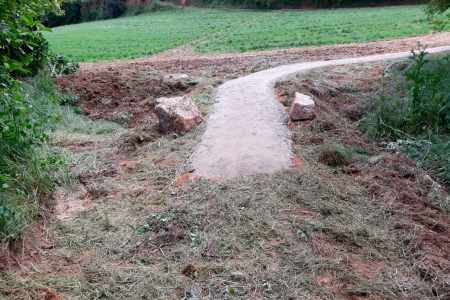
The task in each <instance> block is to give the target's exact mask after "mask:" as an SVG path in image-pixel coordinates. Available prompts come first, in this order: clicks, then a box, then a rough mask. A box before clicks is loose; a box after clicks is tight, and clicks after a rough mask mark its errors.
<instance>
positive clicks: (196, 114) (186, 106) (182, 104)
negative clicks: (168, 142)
mask: <svg viewBox="0 0 450 300" xmlns="http://www.w3.org/2000/svg"><path fill="white" fill-rule="evenodd" d="M156 103H157V105H156V107H155V113H156V115H157V116H158V120H159V123H158V126H159V130H160V131H161V132H163V133H168V132H176V133H182V132H188V131H191V130H193V129H194V128H195V127H196V126H197V125H198V124H200V123H201V122H203V117H202V114H201V113H200V111H199V109H198V108H197V106H196V105H195V104H194V102H193V101H192V100H191V99H190V98H183V97H174V98H165V97H163V98H158V99H157V100H156Z"/></svg>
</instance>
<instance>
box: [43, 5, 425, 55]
mask: <svg viewBox="0 0 450 300" xmlns="http://www.w3.org/2000/svg"><path fill="white" fill-rule="evenodd" d="M423 8H424V7H423V6H407V7H388V8H364V9H361V8H359V9H340V10H315V11H314V10H313V11H295V12H294V11H290V12H285V11H270V12H243V11H229V10H196V9H182V10H174V11H166V12H158V13H153V14H144V15H139V16H137V17H126V18H119V19H113V20H106V21H97V22H90V23H83V24H77V25H71V26H63V27H58V28H54V29H53V33H46V34H45V37H46V38H47V40H48V41H49V43H50V45H51V48H52V50H53V51H54V52H56V53H62V54H65V55H67V56H68V57H69V58H71V59H74V60H77V61H81V62H83V61H104V60H116V59H126V58H137V57H142V56H147V55H152V54H156V53H159V52H161V51H164V50H167V49H171V48H174V47H177V46H180V45H183V44H191V45H192V46H194V47H195V51H196V52H199V53H211V52H245V51H255V50H266V49H283V48H292V47H302V46H317V45H330V44H343V43H352V42H365V41H376V40H385V39H392V38H399V37H408V36H414V35H421V34H426V33H428V32H429V31H430V25H429V24H428V23H427V21H426V16H425V14H424V11H423Z"/></svg>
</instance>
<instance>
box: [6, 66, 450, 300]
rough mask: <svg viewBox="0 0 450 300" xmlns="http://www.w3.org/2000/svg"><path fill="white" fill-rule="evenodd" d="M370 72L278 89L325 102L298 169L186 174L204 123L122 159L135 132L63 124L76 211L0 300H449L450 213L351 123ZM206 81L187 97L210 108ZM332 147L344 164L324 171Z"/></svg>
mask: <svg viewBox="0 0 450 300" xmlns="http://www.w3.org/2000/svg"><path fill="white" fill-rule="evenodd" d="M373 69H374V66H373V65H369V64H364V65H359V66H351V67H338V68H334V69H327V70H326V71H325V72H323V70H314V71H311V72H309V73H308V74H303V75H299V76H297V77H295V78H294V79H292V80H291V81H288V82H285V83H282V84H280V85H279V86H278V93H279V94H283V95H285V96H286V97H292V96H293V93H294V92H295V91H301V92H305V93H306V92H309V93H311V92H314V91H315V92H316V93H317V94H316V95H321V96H320V98H319V101H318V102H317V106H318V108H319V113H320V115H319V117H318V118H317V119H316V120H314V121H312V122H310V123H305V124H300V125H298V126H296V127H295V128H293V131H292V138H293V152H294V154H295V159H294V162H296V167H295V168H292V169H290V170H286V171H283V172H279V173H277V174H272V175H267V174H266V175H259V176H250V177H247V178H238V179H234V180H229V181H225V182H220V181H212V180H205V179H199V178H194V175H193V174H191V173H182V172H183V169H184V163H185V161H186V158H187V157H188V156H189V153H190V152H191V151H192V149H193V147H195V145H196V144H198V142H199V140H200V136H201V134H202V132H203V129H204V126H200V127H199V128H197V130H196V131H194V132H192V133H189V134H186V135H184V136H178V137H176V136H171V135H169V136H162V137H160V138H158V139H156V140H155V141H153V142H149V143H147V144H145V145H140V146H139V147H137V148H135V149H126V150H124V151H121V150H120V141H121V137H122V136H123V135H124V134H129V135H132V134H133V132H135V131H138V130H139V128H138V127H135V128H123V127H120V126H118V127H116V128H115V127H114V126H111V125H110V124H109V125H108V124H106V123H98V122H90V121H85V120H84V119H83V120H80V121H79V122H78V123H79V124H80V128H81V129H79V128H65V127H61V128H60V129H59V132H57V133H56V135H55V136H54V141H55V143H60V145H61V147H64V148H66V149H68V151H70V152H71V153H72V154H71V155H72V159H73V160H72V163H73V167H72V168H71V174H70V175H71V178H72V179H73V184H74V186H73V188H74V190H75V192H73V191H72V192H68V193H67V195H66V197H65V198H64V199H63V200H62V201H61V204H62V205H68V204H71V203H78V204H80V205H79V208H80V209H79V210H78V211H77V210H73V211H72V215H71V216H70V215H68V216H67V215H66V217H64V218H61V216H60V219H59V220H55V221H53V223H52V224H51V229H50V232H51V234H50V233H47V238H48V236H50V238H48V239H49V240H50V241H49V245H48V246H47V247H46V248H45V249H43V250H41V251H42V253H41V255H42V256H41V258H40V260H39V261H37V262H33V264H31V265H25V266H24V267H23V268H22V269H21V270H20V271H16V272H8V273H0V296H5V297H7V298H8V299H39V297H41V298H42V299H46V298H44V297H47V296H46V295H55V297H59V296H62V294H64V295H66V296H67V297H68V298H69V299H102V298H103V299H104V298H107V299H173V300H181V299H351V298H352V297H353V298H359V297H365V298H381V299H403V298H404V299H434V298H436V299H448V296H449V293H450V289H449V286H448V285H447V284H446V281H447V280H448V276H449V275H450V274H449V269H450V265H449V262H448V259H446V255H447V251H445V248H446V247H448V246H450V239H449V238H448V226H449V225H448V224H449V221H450V220H449V217H448V215H447V214H446V213H444V212H442V211H441V210H439V209H438V208H436V207H435V206H433V205H432V204H431V203H430V198H429V197H428V193H429V192H430V188H429V187H427V186H426V185H424V184H422V182H421V180H420V178H422V173H423V171H421V170H420V169H418V168H417V167H415V166H414V164H413V163H412V162H411V161H410V160H408V159H406V158H404V157H401V156H399V155H396V154H394V153H390V152H386V151H384V150H383V149H380V148H378V147H376V146H375V145H373V144H372V143H370V141H369V140H368V139H367V138H366V137H365V136H363V135H362V134H361V133H360V132H359V131H358V130H357V129H355V127H354V126H351V125H350V124H349V122H348V117H349V116H347V115H345V114H346V113H347V112H348V111H352V110H350V108H355V105H356V103H357V102H358V101H363V100H364V99H367V98H368V97H370V95H371V93H373V91H374V90H376V88H374V87H373V86H372V85H371V84H368V82H370V83H373V77H372V81H368V80H369V79H370V78H371V76H373V75H374V74H375V75H376V74H377V72H375V73H374V72H371V71H370V70H373ZM379 69H382V68H379ZM379 69H378V70H379ZM375 70H377V69H376V68H375ZM367 74H368V75H367ZM204 76H206V75H204ZM346 77H349V78H351V80H350V81H346V80H344V78H346ZM308 80H309V81H308ZM199 82H204V83H205V84H204V86H201V85H202V84H199V86H198V87H196V90H195V91H194V94H193V96H192V98H194V99H195V100H196V101H197V102H198V103H201V104H203V105H205V106H207V105H208V104H210V103H211V101H210V97H209V96H208V94H207V93H205V90H206V85H207V83H208V82H211V80H210V79H208V78H203V79H199ZM352 91H353V92H352ZM355 91H360V92H359V93H357V94H355ZM200 92H201V93H200ZM352 95H353V96H352ZM363 95H366V96H365V97H364V96H363ZM363 102H364V101H363ZM344 106H345V107H344ZM349 107H350V108H349ZM361 107H364V106H361ZM338 108H343V109H342V111H340V110H339V109H338ZM344 108H345V109H344ZM204 111H205V112H206V111H207V109H206V108H205V110H204ZM338 112H340V113H341V115H339V114H338ZM350 116H354V114H353V113H352V114H351V115H350ZM344 117H345V118H344ZM73 118H79V117H77V116H74V117H73ZM346 118H347V119H346ZM82 124H85V125H83V126H81V125H82ZM96 124H98V126H100V127H101V128H111V130H112V131H109V130H106V131H105V130H97V129H95V127H96V126H97V125H96ZM105 126H106V127H105ZM91 127H93V128H91ZM83 128H84V129H83ZM96 132H102V134H95V133H96ZM326 149H328V150H330V151H331V152H333V153H336V152H339V153H341V154H342V155H343V157H344V158H345V163H344V164H342V163H339V164H333V165H332V166H330V165H329V164H327V163H323V162H321V159H320V158H319V157H320V154H321V152H323V151H324V150H326ZM47 298H49V297H47ZM50 299H51V298H50Z"/></svg>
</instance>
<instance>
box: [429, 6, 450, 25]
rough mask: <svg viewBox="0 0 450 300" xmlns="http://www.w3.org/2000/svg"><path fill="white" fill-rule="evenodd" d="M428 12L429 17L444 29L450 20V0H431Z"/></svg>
mask: <svg viewBox="0 0 450 300" xmlns="http://www.w3.org/2000/svg"><path fill="white" fill-rule="evenodd" d="M426 13H427V15H428V19H429V20H430V21H432V22H433V23H435V24H436V25H437V27H438V29H443V28H444V26H445V25H446V24H447V23H448V21H449V20H450V0H431V1H430V3H429V4H428V6H427V8H426ZM439 17H441V18H439ZM442 17H443V18H442Z"/></svg>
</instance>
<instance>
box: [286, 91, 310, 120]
mask: <svg viewBox="0 0 450 300" xmlns="http://www.w3.org/2000/svg"><path fill="white" fill-rule="evenodd" d="M315 106H316V105H315V103H314V100H313V99H312V98H311V97H310V96H308V95H305V94H300V93H295V100H294V101H293V102H292V105H291V112H290V114H289V115H290V118H291V120H292V121H300V120H312V119H314V117H315Z"/></svg>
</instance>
